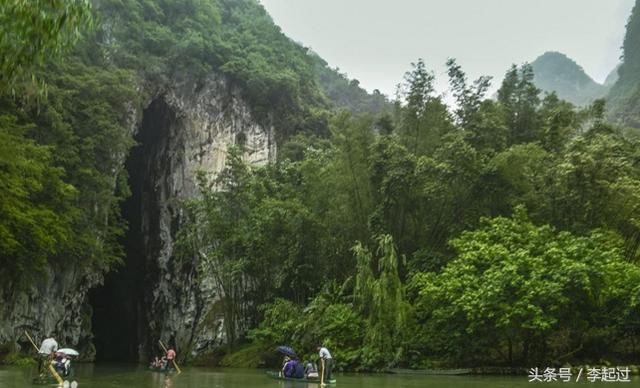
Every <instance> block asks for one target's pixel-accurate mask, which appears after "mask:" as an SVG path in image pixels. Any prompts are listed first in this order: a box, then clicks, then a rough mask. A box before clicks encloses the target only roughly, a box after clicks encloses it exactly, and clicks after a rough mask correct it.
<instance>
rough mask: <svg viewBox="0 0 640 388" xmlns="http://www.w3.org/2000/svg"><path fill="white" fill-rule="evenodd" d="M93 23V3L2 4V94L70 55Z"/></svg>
mask: <svg viewBox="0 0 640 388" xmlns="http://www.w3.org/2000/svg"><path fill="white" fill-rule="evenodd" d="M90 23H91V3H90V1H89V0H12V1H3V2H2V3H1V4H0V90H4V91H7V90H8V88H13V87H14V86H15V83H16V82H17V81H26V80H29V78H32V79H34V78H35V73H34V70H35V69H36V68H37V67H38V66H40V65H43V64H44V63H45V62H46V61H48V60H50V59H51V58H53V57H56V56H58V55H60V54H61V53H63V52H65V51H68V50H69V49H70V48H71V46H72V45H73V44H74V43H75V42H76V41H77V39H78V38H79V37H80V32H81V30H82V29H83V28H86V27H87V26H88V25H89V24H90Z"/></svg>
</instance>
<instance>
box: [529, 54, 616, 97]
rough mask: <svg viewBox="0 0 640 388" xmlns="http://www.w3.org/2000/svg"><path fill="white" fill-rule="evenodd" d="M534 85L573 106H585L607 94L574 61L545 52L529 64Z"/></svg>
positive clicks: (605, 88) (564, 56)
mask: <svg viewBox="0 0 640 388" xmlns="http://www.w3.org/2000/svg"><path fill="white" fill-rule="evenodd" d="M531 66H532V67H533V71H534V74H535V76H534V83H535V84H536V86H537V87H538V88H540V89H542V90H543V91H545V92H549V93H551V92H556V94H557V95H558V97H560V98H562V99H564V100H567V101H569V102H571V103H573V104H575V105H587V104H589V103H591V102H592V101H593V100H595V99H597V98H601V97H604V96H605V95H606V94H607V87H605V86H603V85H601V84H599V83H597V82H595V81H594V80H593V79H591V77H589V76H588V75H587V73H585V72H584V70H583V69H582V67H581V66H580V65H578V64H577V63H576V62H575V61H574V60H572V59H571V58H569V57H567V56H566V55H564V54H562V53H559V52H551V51H550V52H546V53H544V54H542V55H541V56H539V57H538V58H537V59H536V60H535V61H533V62H532V63H531Z"/></svg>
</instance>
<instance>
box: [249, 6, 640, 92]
mask: <svg viewBox="0 0 640 388" xmlns="http://www.w3.org/2000/svg"><path fill="white" fill-rule="evenodd" d="M259 1H260V2H261V3H262V4H263V5H264V7H265V8H266V9H267V11H268V12H269V14H270V15H271V16H272V18H273V20H274V21H275V23H276V24H277V25H279V26H280V27H281V28H282V30H283V32H284V33H285V34H286V35H287V36H289V37H290V38H292V39H293V40H295V41H298V42H300V43H302V44H303V45H305V46H307V47H310V48H311V49H313V50H314V51H315V52H317V53H318V54H320V56H322V57H323V58H324V59H325V60H326V61H327V62H329V65H330V66H331V67H339V68H340V71H341V72H343V73H347V75H348V76H349V77H350V78H356V79H358V80H359V81H360V83H361V86H363V87H364V88H365V89H367V90H369V91H372V90H373V89H376V88H377V89H379V90H380V91H382V92H383V93H385V94H387V95H393V94H394V91H395V85H396V84H397V83H398V82H400V81H401V80H402V77H403V74H404V73H405V72H406V71H407V70H409V69H410V63H411V62H415V61H416V59H417V58H424V60H425V62H426V64H427V66H428V67H429V68H430V69H431V70H433V71H434V73H435V74H436V76H437V78H438V85H437V87H438V89H439V91H440V92H443V91H444V90H445V88H446V81H447V79H446V74H445V67H444V63H445V61H446V59H447V58H449V57H453V58H456V59H457V60H458V63H459V64H460V65H462V66H463V68H464V70H465V71H466V72H467V74H468V75H469V76H470V77H472V78H476V77H478V76H480V75H491V76H493V77H494V84H496V83H499V82H500V80H501V79H502V76H503V75H504V72H505V71H506V70H507V69H508V67H509V66H510V65H511V64H512V63H517V64H520V63H523V62H531V61H533V60H534V59H535V58H536V57H537V56H539V55H541V54H542V53H544V52H545V51H560V52H562V53H565V54H566V55H567V56H569V57H570V58H572V59H574V60H575V61H576V62H577V63H578V64H579V65H581V66H582V67H583V68H584V69H585V71H586V72H587V74H589V75H590V76H591V77H592V78H594V79H595V80H596V81H598V82H602V81H604V79H605V78H606V76H607V74H608V73H609V72H610V71H611V69H612V68H613V67H615V66H616V64H617V63H618V59H619V57H620V54H621V51H620V47H621V46H622V40H623V38H624V31H625V25H626V23H627V19H628V17H629V15H630V13H631V8H632V7H633V3H634V0H259ZM495 86H496V85H494V87H495Z"/></svg>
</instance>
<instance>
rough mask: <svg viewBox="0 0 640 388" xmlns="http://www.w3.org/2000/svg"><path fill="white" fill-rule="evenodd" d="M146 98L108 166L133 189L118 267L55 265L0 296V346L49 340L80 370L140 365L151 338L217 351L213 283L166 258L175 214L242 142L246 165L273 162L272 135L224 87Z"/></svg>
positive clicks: (187, 83) (204, 83) (170, 90)
mask: <svg viewBox="0 0 640 388" xmlns="http://www.w3.org/2000/svg"><path fill="white" fill-rule="evenodd" d="M147 89H153V90H152V91H150V92H149V91H145V88H141V93H145V94H146V95H149V96H150V97H149V99H148V101H146V102H145V103H143V104H142V107H141V108H132V112H131V125H130V127H131V135H132V136H133V137H134V139H135V140H136V141H137V146H135V147H134V148H133V149H132V150H131V152H130V154H129V155H128V156H127V155H122V156H116V157H118V158H121V159H122V161H121V162H122V164H124V165H125V166H126V171H127V172H128V174H129V185H130V188H131V197H130V199H129V200H127V202H126V203H125V204H123V214H124V216H125V218H126V219H127V221H128V223H129V232H128V235H127V236H126V237H125V238H124V241H123V246H124V248H125V251H126V253H127V258H126V261H125V263H124V265H123V266H122V267H121V268H119V270H117V271H116V272H113V273H110V274H107V275H106V276H105V274H104V270H103V269H102V268H93V269H85V270H82V271H80V270H78V269H77V268H76V266H75V265H73V264H72V263H64V262H61V263H60V265H59V266H57V267H51V268H50V269H49V276H48V279H47V281H46V282H45V283H43V284H40V285H38V286H34V287H32V288H31V289H29V290H28V291H24V292H19V293H17V294H14V295H0V297H2V300H3V304H2V306H1V307H0V314H2V315H1V316H0V344H14V345H15V344H17V345H18V347H21V348H23V349H24V348H25V347H30V346H31V345H29V344H28V342H27V340H26V338H25V337H24V335H23V334H22V333H23V332H24V330H28V331H30V332H32V333H33V334H34V335H35V336H36V338H38V339H42V338H43V336H44V335H45V334H46V333H54V334H55V336H56V338H57V340H58V342H59V343H60V345H62V346H69V347H74V348H77V349H78V350H79V351H80V352H81V354H82V358H83V359H85V360H92V359H94V357H95V356H96V348H97V351H98V353H100V352H101V351H103V352H106V354H107V357H106V359H109V358H111V359H117V360H131V361H133V360H140V361H146V360H147V357H148V356H149V355H151V354H154V353H155V354H157V353H158V347H157V344H156V341H157V340H158V339H159V338H160V339H163V340H164V341H165V342H174V343H175V344H176V345H177V347H178V349H179V350H181V352H182V355H187V354H197V353H198V352H202V351H204V350H206V349H210V348H211V347H212V346H214V345H219V344H220V343H222V342H224V338H223V337H222V333H223V330H222V327H221V325H222V320H221V318H220V317H219V316H218V314H216V312H215V307H216V301H217V300H218V295H215V293H214V292H213V289H214V287H213V284H212V283H211V282H212V280H211V279H207V278H201V277H200V276H199V275H198V273H197V264H198V263H195V262H190V261H188V260H187V262H184V261H183V262H178V261H177V260H176V259H175V257H174V256H173V249H174V238H175V235H176V232H177V229H178V226H179V223H180V212H181V210H180V209H181V204H182V201H184V200H187V199H190V198H193V197H194V196H196V195H197V193H198V190H197V186H196V175H197V173H198V172H199V171H203V172H205V173H206V174H210V175H214V174H216V173H217V172H219V171H220V170H221V169H222V168H223V167H224V164H225V155H226V149H227V147H228V146H229V145H231V144H236V143H238V142H242V144H243V149H244V150H245V158H246V160H247V161H249V162H251V163H257V164H260V163H266V162H267V161H269V160H272V159H273V158H275V154H276V142H275V130H274V128H273V127H272V126H265V125H261V124H258V123H257V122H256V120H254V118H253V117H252V113H251V109H250V107H249V105H248V104H247V103H246V102H245V101H244V100H243V98H242V97H241V95H242V94H241V91H240V90H239V89H237V88H235V87H233V86H231V85H230V83H229V82H228V81H227V80H226V79H225V78H224V77H218V76H215V75H211V76H209V77H208V78H207V79H205V80H200V81H196V80H193V79H188V78H186V77H185V78H184V79H176V80H174V81H172V82H168V83H167V84H166V86H163V87H153V88H152V87H147ZM94 342H95V345H96V346H95V347H94ZM109 352H111V354H109ZM109 356H112V357H109ZM98 358H100V354H98Z"/></svg>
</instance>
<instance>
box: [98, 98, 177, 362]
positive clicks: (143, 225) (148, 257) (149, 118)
mask: <svg viewBox="0 0 640 388" xmlns="http://www.w3.org/2000/svg"><path fill="white" fill-rule="evenodd" d="M174 119H175V116H174V115H173V113H172V111H171V109H170V108H169V107H168V106H167V104H166V103H165V102H164V100H163V99H157V100H155V101H153V102H152V103H151V104H150V105H149V107H147V109H145V110H144V113H143V118H142V123H141V125H140V127H139V128H138V132H137V134H136V135H135V140H136V142H137V144H136V145H135V146H134V147H133V148H132V149H131V152H130V153H129V156H128V158H127V160H126V162H125V168H126V171H127V174H128V184H129V188H130V191H131V195H130V196H129V198H128V199H127V200H125V201H124V202H123V203H122V205H121V214H122V217H123V219H124V220H126V222H127V223H128V230H127V232H126V233H125V235H124V236H123V237H122V238H121V244H122V247H123V249H124V252H125V259H124V264H123V265H122V266H120V267H119V268H117V269H116V270H114V271H112V272H110V273H109V274H107V275H106V276H105V279H104V284H103V285H102V286H100V287H97V288H95V289H93V290H91V291H90V292H89V303H90V304H91V307H92V308H93V316H92V320H91V323H92V328H93V335H94V344H95V347H96V361H99V362H100V361H118V362H145V361H147V360H148V359H149V357H150V356H151V354H152V352H153V351H155V350H156V347H155V346H153V348H152V344H151V343H150V338H157V337H156V336H154V335H153V334H152V333H149V332H148V331H149V318H150V317H149V314H150V313H151V312H152V308H151V306H150V304H151V303H152V290H153V285H154V279H155V276H154V273H157V267H156V265H155V264H154V263H155V258H157V257H158V253H159V252H160V249H161V240H160V226H159V224H160V223H159V213H160V211H159V210H160V209H159V203H160V200H161V198H160V196H161V193H162V190H159V189H158V187H159V185H162V184H163V182H162V181H161V179H160V178H161V177H162V176H163V174H162V172H163V171H164V170H165V166H166V159H167V155H166V151H167V144H168V141H169V130H170V127H171V123H172V122H173V121H174Z"/></svg>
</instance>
